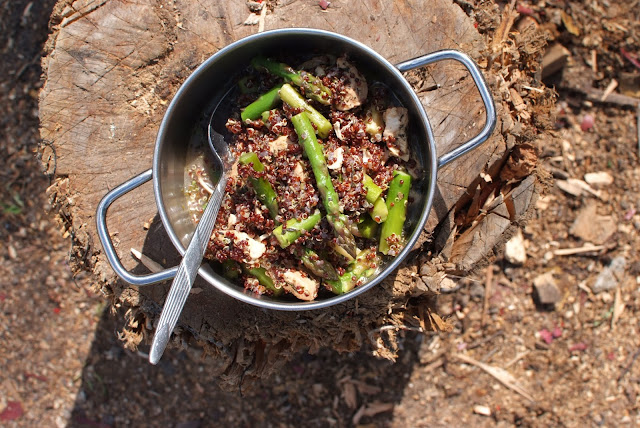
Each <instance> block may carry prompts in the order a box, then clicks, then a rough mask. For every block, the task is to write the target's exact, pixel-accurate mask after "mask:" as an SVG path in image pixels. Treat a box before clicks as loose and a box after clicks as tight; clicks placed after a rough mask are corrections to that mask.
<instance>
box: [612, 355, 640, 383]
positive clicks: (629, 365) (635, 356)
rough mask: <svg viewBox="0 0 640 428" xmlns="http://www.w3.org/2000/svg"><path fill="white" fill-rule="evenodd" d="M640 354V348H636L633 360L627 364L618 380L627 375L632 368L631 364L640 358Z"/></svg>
mask: <svg viewBox="0 0 640 428" xmlns="http://www.w3.org/2000/svg"><path fill="white" fill-rule="evenodd" d="M638 356H640V348H638V349H637V350H636V352H635V353H634V354H633V357H631V361H630V362H629V364H627V367H625V368H624V369H623V370H622V372H621V373H620V376H618V379H617V381H618V382H620V379H622V378H623V377H624V375H626V374H627V373H628V372H629V370H631V366H633V363H634V362H635V361H636V358H638Z"/></svg>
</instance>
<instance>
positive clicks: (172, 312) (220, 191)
mask: <svg viewBox="0 0 640 428" xmlns="http://www.w3.org/2000/svg"><path fill="white" fill-rule="evenodd" d="M226 184H227V174H226V173H224V172H223V174H222V176H221V177H220V180H219V181H218V184H217V185H216V187H215V188H214V189H213V193H212V194H211V198H209V202H208V203H207V207H206V208H205V210H204V213H203V214H202V217H201V218H200V222H199V223H198V226H197V227H196V231H195V232H194V234H193V238H191V242H190V243H189V246H188V247H187V251H186V252H185V253H184V257H183V258H182V261H181V262H180V266H179V267H178V272H177V273H176V276H175V278H174V279H173V283H172V284H171V289H170V290H169V294H168V295H167V299H166V300H165V302H164V307H163V308H162V314H160V321H158V327H157V328H156V332H155V334H154V336H153V342H152V343H151V350H150V351H149V362H150V363H151V364H157V363H158V361H160V358H161V357H162V354H163V353H164V350H165V348H166V347H167V343H169V338H170V337H171V333H172V332H173V329H174V327H175V326H176V324H177V322H178V318H179V317H180V313H181V312H182V308H183V307H184V303H185V302H186V301H187V297H188V296H189V293H190V292H191V287H192V286H193V281H195V279H196V275H197V273H198V268H199V267H200V264H201V263H202V258H203V257H204V253H205V250H206V248H207V244H208V243H209V240H210V239H211V233H212V232H213V226H214V225H215V223H216V218H217V217H218V210H219V209H220V205H221V203H222V198H223V196H224V189H225V187H226Z"/></svg>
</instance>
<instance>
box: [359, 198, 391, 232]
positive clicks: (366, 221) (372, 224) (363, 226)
mask: <svg viewBox="0 0 640 428" xmlns="http://www.w3.org/2000/svg"><path fill="white" fill-rule="evenodd" d="M385 207H386V206H385ZM358 230H359V231H360V236H362V237H363V238H367V239H369V238H373V237H374V236H375V235H376V232H377V231H378V223H376V221H375V220H374V219H373V218H371V217H370V216H369V215H367V214H364V215H362V216H361V217H360V222H359V223H358Z"/></svg>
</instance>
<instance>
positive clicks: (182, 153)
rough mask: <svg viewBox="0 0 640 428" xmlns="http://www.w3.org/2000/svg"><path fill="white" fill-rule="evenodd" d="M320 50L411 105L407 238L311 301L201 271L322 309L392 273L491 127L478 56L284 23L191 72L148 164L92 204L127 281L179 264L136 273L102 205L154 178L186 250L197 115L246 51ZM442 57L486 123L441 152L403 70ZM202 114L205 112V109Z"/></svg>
mask: <svg viewBox="0 0 640 428" xmlns="http://www.w3.org/2000/svg"><path fill="white" fill-rule="evenodd" d="M295 51H300V52H317V53H324V54H333V55H342V54H344V53H346V54H347V55H348V56H349V58H351V59H352V60H353V61H354V62H355V64H357V67H358V69H359V70H362V71H364V72H365V74H366V76H367V78H368V79H373V80H377V81H380V82H384V83H385V84H386V85H387V86H388V87H389V88H390V89H391V91H392V92H393V93H394V95H395V96H396V97H397V98H398V99H399V101H400V102H401V103H402V105H403V106H404V107H406V108H407V109H408V110H409V112H410V118H409V123H410V129H409V134H410V145H411V151H412V155H413V158H414V159H415V160H416V161H417V162H418V164H419V165H420V167H421V168H422V170H423V171H424V175H423V176H422V177H419V178H418V179H417V180H416V181H415V184H414V185H413V188H412V193H413V198H414V202H413V203H412V205H411V206H410V208H409V210H408V212H407V223H406V228H407V229H406V230H408V234H407V235H408V240H407V244H406V246H405V248H404V250H403V251H402V252H401V253H400V254H399V255H398V256H397V257H395V258H393V259H392V260H390V261H389V262H387V263H386V264H384V265H383V267H382V269H381V271H380V272H379V274H378V275H377V276H375V277H373V278H372V279H370V281H369V282H367V283H366V284H364V285H362V286H360V287H358V288H356V289H354V290H353V291H351V292H349V293H347V294H344V295H339V296H332V297H328V298H324V299H321V300H316V301H313V302H302V301H293V300H290V299H287V298H273V297H269V296H258V295H256V294H253V293H250V292H246V291H244V290H243V289H242V287H239V286H238V285H236V284H233V283H231V282H229V281H228V280H227V279H225V278H224V277H222V276H220V275H218V274H217V273H216V272H214V270H213V269H212V268H211V267H210V266H209V265H208V264H207V263H203V264H202V266H201V267H200V269H199V271H198V273H199V274H200V276H202V278H204V279H205V280H206V281H207V282H208V283H209V284H211V285H212V286H214V287H215V288H217V289H218V290H220V291H222V292H223V293H225V294H228V295H230V296H233V297H235V298H236V299H239V300H241V301H243V302H247V303H250V304H253V305H256V306H259V307H263V308H270V309H278V310H287V311H296V310H306V309H317V308H324V307H328V306H331V305H335V304H337V303H340V302H344V301H345V300H348V299H352V298H354V297H356V296H358V295H359V294H361V293H364V292H365V291H367V290H369V289H370V288H372V287H374V286H375V285H376V284H378V283H379V282H380V281H382V280H383V279H384V278H385V277H387V276H388V275H389V274H391V273H392V272H393V271H394V270H395V269H396V268H397V267H398V266H399V265H400V264H401V263H402V261H403V260H404V259H405V257H406V256H407V255H408V254H409V252H410V250H411V248H412V247H413V245H414V244H415V242H416V240H417V239H418V236H419V235H420V232H421V230H422V229H423V227H424V225H425V223H426V221H427V216H428V214H429V211H430V209H431V204H432V201H433V196H434V192H435V186H436V173H437V171H438V169H439V168H441V167H442V166H444V165H446V164H448V163H449V162H451V161H453V160H454V159H456V158H458V157H459V156H461V155H463V154H465V153H467V152H468V151H470V150H472V149H473V148H475V147H477V146H478V145H479V144H481V143H482V142H483V141H485V140H486V139H487V138H488V137H489V135H490V134H491V133H492V131H493V129H494V127H495V123H496V114H495V108H494V105H493V100H492V98H491V94H490V92H489V90H488V88H487V85H486V83H485V81H484V79H483V77H482V74H481V73H480V71H479V70H478V68H477V66H476V65H475V63H474V62H473V61H472V60H471V59H470V58H469V57H468V56H466V55H465V54H463V53H461V52H458V51H453V50H446V51H439V52H434V53H430V54H427V55H424V56H421V57H419V58H416V59H413V60H409V61H405V62H403V63H400V64H397V65H395V66H394V65H392V64H390V63H389V62H388V61H387V60H386V59H384V58H383V57H382V56H381V55H379V54H378V53H376V52H375V51H373V50H372V49H370V48H369V47H367V46H365V45H364V44H362V43H360V42H357V41H355V40H353V39H350V38H348V37H345V36H342V35H340V34H336V33H330V32H327V31H321V30H314V29H301V28H292V29H281V30H274V31H268V32H264V33H259V34H255V35H253V36H249V37H247V38H244V39H242V40H239V41H237V42H235V43H232V44H231V45H229V46H227V47H225V48H223V49H221V50H220V51H218V52H217V53H216V54H214V55H213V56H212V57H210V58H209V59H208V60H206V61H205V62H204V63H203V64H202V65H201V66H200V67H198V68H197V69H196V70H195V71H194V72H193V74H191V75H190V76H189V77H188V78H187V80H186V81H185V82H184V84H183V85H182V86H181V87H180V89H179V90H178V92H177V93H176V95H175V97H174V98H173V100H172V101H171V104H170V105H169V108H168V109H167V112H166V113H165V115H164V119H163V120H162V124H161V125H160V130H159V132H158V137H157V139H156V145H155V151H154V156H153V168H152V169H150V170H148V171H145V172H143V173H142V174H140V175H138V176H136V177H133V178H132V179H130V180H129V181H127V182H125V183H123V184H122V185H120V186H118V187H116V188H115V189H113V190H112V191H111V192H109V193H108V194H107V195H106V196H105V197H104V198H103V199H102V201H101V202H100V204H99V206H98V210H97V226H98V235H99V237H100V240H101V242H102V245H103V247H104V250H105V254H106V256H107V259H108V260H109V262H110V263H111V266H112V267H113V269H114V271H115V272H116V273H117V274H118V275H119V276H120V277H121V278H122V279H123V280H125V281H126V282H128V283H130V284H133V285H137V286H144V285H149V284H154V283H157V282H160V281H165V280H168V279H171V278H173V276H175V273H176V270H177V267H174V268H171V269H167V270H165V271H162V272H158V273H154V274H151V275H144V276H139V275H134V274H132V273H130V272H128V271H127V270H126V269H125V268H124V267H123V266H122V263H121V262H120V260H119V258H118V256H117V254H116V252H115V249H114V247H113V243H112V242H111V239H110V237H109V232H108V230H107V225H106V214H107V209H108V208H109V206H110V205H111V203H112V202H113V201H115V200H116V199H118V198H119V197H121V196H122V195H124V194H125V193H127V192H129V191H131V190H132V189H134V188H136V187H138V186H140V185H141V184H143V183H145V182H147V181H148V180H150V179H153V189H154V193H155V198H156V204H157V206H158V211H159V213H160V218H161V219H162V224H163V225H164V227H165V229H166V231H167V233H168V234H169V237H170V238H171V241H172V242H173V244H174V245H175V247H176V248H177V249H178V251H179V252H180V254H184V252H185V248H186V247H187V245H188V243H189V240H190V239H191V235H192V234H193V231H194V230H195V225H194V224H193V222H192V221H191V220H190V217H189V213H188V212H187V210H186V208H185V206H186V200H185V196H184V191H183V189H184V187H183V186H184V179H183V177H184V170H185V167H186V166H187V155H186V153H187V149H186V147H185V142H186V141H189V139H190V137H191V135H192V133H193V130H194V128H195V127H197V126H202V124H201V123H200V122H199V119H200V118H201V117H203V113H206V111H207V108H209V106H211V105H212V104H213V105H215V103H216V102H217V101H218V100H219V99H220V98H221V97H222V96H223V94H224V93H225V91H226V88H228V87H229V82H230V81H231V80H232V79H231V78H232V77H233V76H235V75H237V73H238V72H239V71H240V70H243V69H244V68H245V67H246V66H247V65H248V64H249V61H250V60H251V58H253V57H255V56H257V55H258V54H260V55H267V56H269V55H273V56H276V57H277V56H279V55H280V54H282V53H283V52H289V53H290V52H295ZM442 60H455V61H458V62H460V63H462V64H463V65H464V66H465V67H466V68H467V70H468V71H469V73H470V74H471V76H472V78H473V80H474V82H475V84H476V86H477V88H478V91H479V92H480V96H481V98H482V101H483V103H484V106H485V109H486V123H485V125H484V128H483V129H482V131H481V132H480V133H479V134H478V135H477V136H476V137H474V138H472V139H471V140H469V141H468V142H466V143H464V144H463V145H461V146H460V147H459V148H457V149H456V150H453V151H452V152H450V153H447V154H444V155H442V156H440V157H438V156H437V154H436V149H435V143H434V138H433V132H432V129H431V125H430V124H429V119H428V118H427V114H426V113H425V111H424V108H423V107H422V104H421V103H420V100H419V99H418V97H417V96H416V94H415V92H414V91H413V89H412V88H411V86H410V85H409V83H408V82H407V81H406V80H405V78H404V77H403V76H402V74H401V72H405V71H408V70H412V69H414V68H417V67H421V66H424V65H427V64H431V63H434V62H437V61H442ZM205 116H206V115H205Z"/></svg>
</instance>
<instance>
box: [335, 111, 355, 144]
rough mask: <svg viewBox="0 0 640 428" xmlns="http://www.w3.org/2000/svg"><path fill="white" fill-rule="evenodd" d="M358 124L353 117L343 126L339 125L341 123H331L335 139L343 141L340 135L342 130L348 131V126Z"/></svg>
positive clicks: (342, 136)
mask: <svg viewBox="0 0 640 428" xmlns="http://www.w3.org/2000/svg"><path fill="white" fill-rule="evenodd" d="M357 122H358V119H356V118H355V116H351V117H350V118H349V121H348V122H347V123H346V124H345V125H342V126H341V125H340V123H341V121H340V120H338V121H335V122H333V130H334V131H335V133H336V137H338V140H340V141H344V140H345V137H344V135H343V134H342V130H343V129H348V128H349V127H350V126H353V125H354V124H356V123H357Z"/></svg>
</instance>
